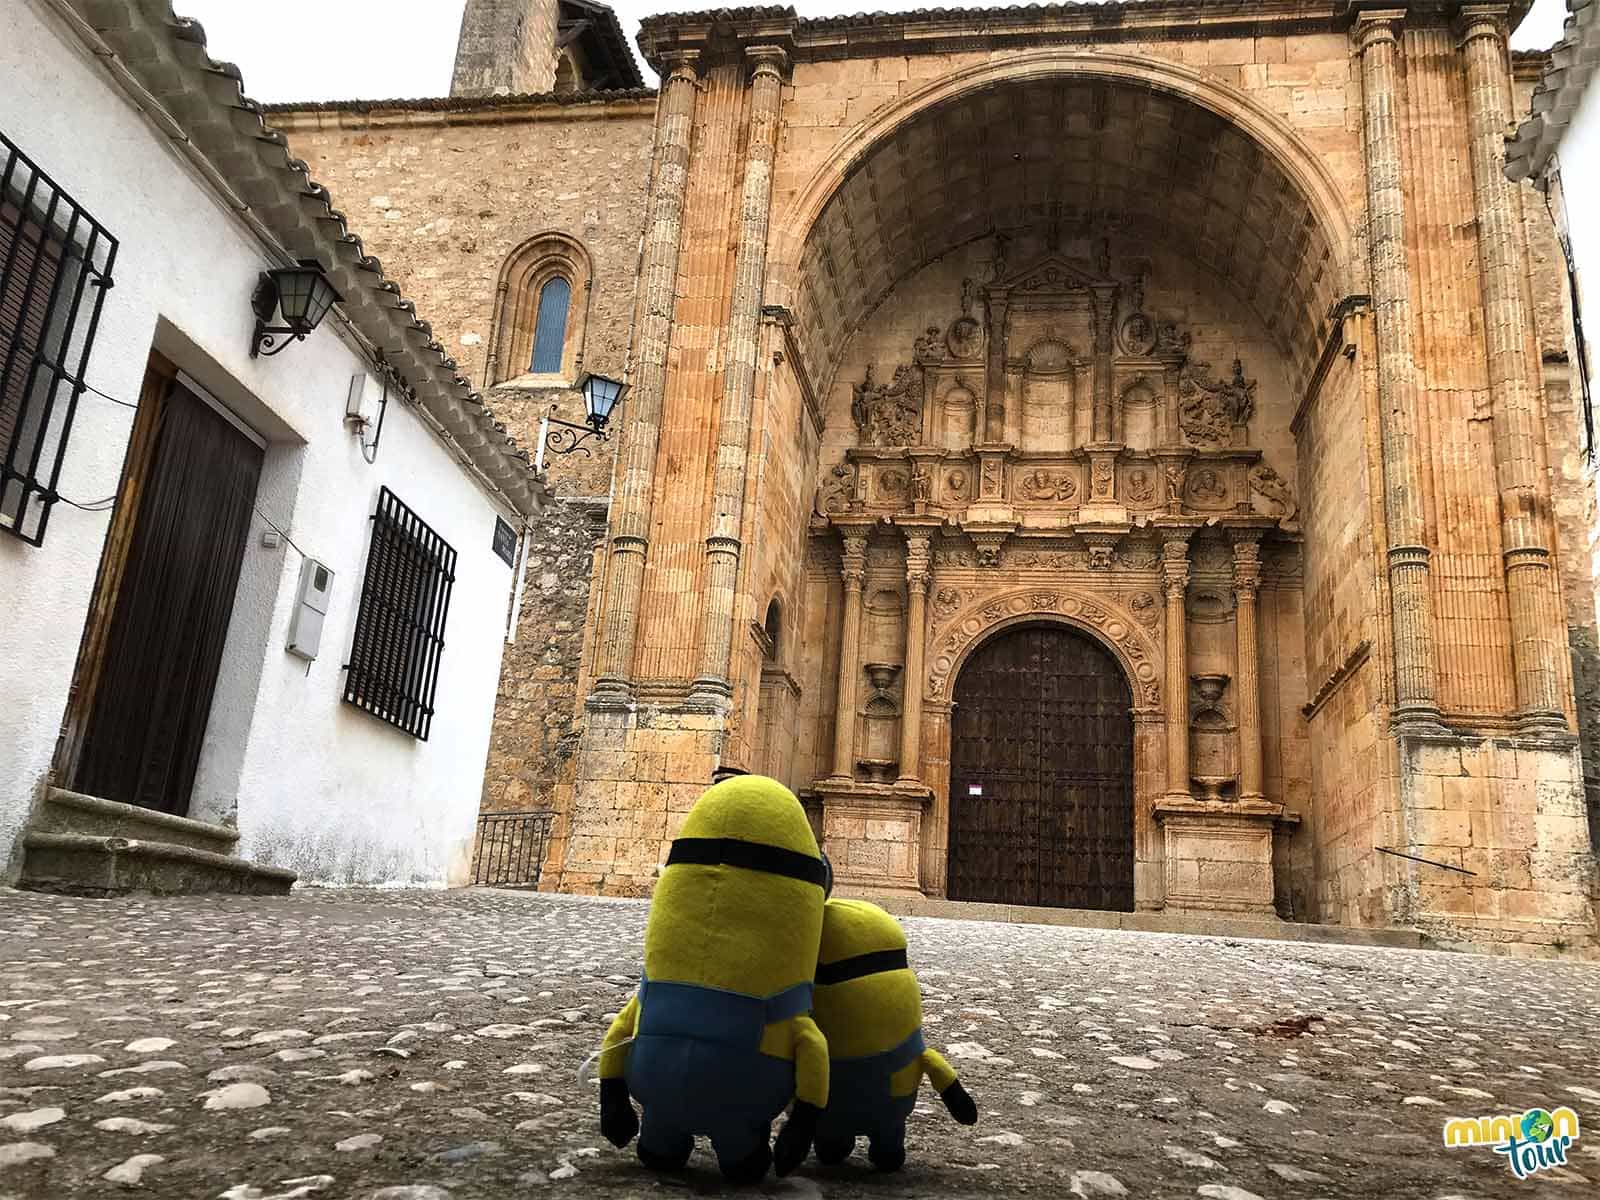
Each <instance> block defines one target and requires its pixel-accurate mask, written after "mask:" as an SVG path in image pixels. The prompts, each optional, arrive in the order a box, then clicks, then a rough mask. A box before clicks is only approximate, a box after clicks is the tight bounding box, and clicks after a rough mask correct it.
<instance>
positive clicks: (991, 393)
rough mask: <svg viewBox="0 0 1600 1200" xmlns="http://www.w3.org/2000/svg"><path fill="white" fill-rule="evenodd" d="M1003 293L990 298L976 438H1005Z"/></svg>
mask: <svg viewBox="0 0 1600 1200" xmlns="http://www.w3.org/2000/svg"><path fill="white" fill-rule="evenodd" d="M1008 303H1009V301H1008V300H1007V298H1006V297H1004V296H991V297H990V298H989V362H988V369H987V374H986V386H985V387H984V394H983V396H982V397H981V398H980V401H979V404H980V408H981V411H980V413H979V418H980V420H979V424H978V440H979V441H980V442H1003V441H1005V440H1006V309H1007V305H1008Z"/></svg>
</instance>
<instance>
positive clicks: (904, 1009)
mask: <svg viewBox="0 0 1600 1200" xmlns="http://www.w3.org/2000/svg"><path fill="white" fill-rule="evenodd" d="M813 1011H814V1013H815V1016H816V1020H817V1025H818V1027H819V1028H820V1029H821V1030H822V1033H823V1036H824V1037H825V1038H826V1039H827V1043H828V1052H829V1058H830V1078H831V1084H830V1099H829V1104H828V1107H827V1108H826V1109H825V1110H824V1112H823V1114H822V1118H821V1121H820V1123H819V1125H818V1128H817V1140H816V1148H817V1155H818V1157H819V1158H820V1159H822V1160H823V1161H824V1162H830V1161H839V1160H842V1159H843V1158H845V1157H847V1156H848V1155H849V1153H850V1149H851V1147H852V1146H853V1144H854V1141H855V1138H856V1136H857V1135H860V1134H865V1135H867V1136H868V1137H869V1138H870V1139H871V1151H870V1153H871V1157H872V1160H873V1162H874V1163H875V1164H876V1165H878V1166H879V1167H882V1168H885V1169H891V1170H892V1169H894V1168H896V1167H898V1166H899V1165H900V1163H901V1162H902V1161H903V1160H904V1157H905V1151H904V1141H905V1120H906V1117H907V1116H909V1115H910V1112H911V1108H912V1106H913V1105H914V1103H915V1097H916V1092H917V1088H918V1085H919V1084H920V1083H921V1082H922V1078H923V1076H924V1075H926V1076H927V1077H928V1079H929V1080H930V1081H931V1082H932V1083H933V1086H934V1088H935V1089H936V1090H937V1091H939V1092H941V1093H943V1092H944V1091H945V1090H946V1089H947V1088H949V1087H950V1086H951V1085H952V1084H954V1083H955V1082H956V1073H955V1071H953V1070H952V1069H951V1067H950V1064H949V1063H948V1062H946V1061H945V1059H944V1056H943V1055H941V1054H940V1053H939V1052H938V1051H937V1050H932V1049H929V1048H928V1047H927V1046H925V1045H924V1044H923V1040H922V996H921V991H920V989H919V987H918V985H917V978H916V976H915V975H914V974H913V973H912V971H911V968H910V966H909V964H908V962H907V959H906V937H905V933H904V931H903V930H902V929H901V928H900V924H899V922H897V921H896V920H895V919H894V918H893V917H891V916H890V915H889V914H888V913H886V912H884V910H883V909H881V908H879V907H878V906H877V905H875V904H870V903H868V902H867V901H865V900H842V899H840V900H829V901H828V902H827V904H826V906H825V908H824V910H823V922H822V948H821V954H820V957H819V960H818V964H817V978H816V994H815V1008H814V1010H813Z"/></svg>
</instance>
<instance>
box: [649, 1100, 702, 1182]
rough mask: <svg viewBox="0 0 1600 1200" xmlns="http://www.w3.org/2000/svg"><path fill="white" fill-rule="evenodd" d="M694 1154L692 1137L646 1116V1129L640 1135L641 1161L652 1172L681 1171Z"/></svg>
mask: <svg viewBox="0 0 1600 1200" xmlns="http://www.w3.org/2000/svg"><path fill="white" fill-rule="evenodd" d="M693 1153H694V1138H693V1136H692V1135H690V1134H687V1133H684V1132H682V1131H681V1130H678V1129H673V1128H671V1127H668V1126H663V1125H662V1124H660V1123H659V1122H653V1121H651V1120H650V1114H649V1113H648V1112H646V1113H645V1115H644V1128H643V1129H642V1130H641V1131H640V1133H639V1161H640V1162H642V1163H643V1164H644V1165H645V1166H647V1167H649V1168H650V1169H651V1170H652V1171H681V1170H683V1168H684V1166H685V1165H686V1164H687V1163H688V1161H689V1155H691V1154H693Z"/></svg>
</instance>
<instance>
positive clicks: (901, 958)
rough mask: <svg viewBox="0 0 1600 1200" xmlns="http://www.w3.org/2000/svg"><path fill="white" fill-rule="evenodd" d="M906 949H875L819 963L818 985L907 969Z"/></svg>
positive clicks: (824, 985) (823, 985)
mask: <svg viewBox="0 0 1600 1200" xmlns="http://www.w3.org/2000/svg"><path fill="white" fill-rule="evenodd" d="M909 969H910V967H909V965H908V964H907V962H906V952H905V951H904V950H874V951H872V952H871V953H870V954H858V955H856V956H855V957H854V958H841V959H840V960H839V961H838V962H831V963H818V964H817V986H818V987H826V986H828V985H829V984H834V983H843V982H844V981H845V980H847V979H860V978H861V977H862V976H863V975H881V974H882V973H883V972H885V971H906V970H909Z"/></svg>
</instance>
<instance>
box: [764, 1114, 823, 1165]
mask: <svg viewBox="0 0 1600 1200" xmlns="http://www.w3.org/2000/svg"><path fill="white" fill-rule="evenodd" d="M821 1116H822V1110H821V1109H820V1108H818V1107H817V1106H816V1105H815V1104H807V1103H806V1102H805V1101H804V1100H796V1101H795V1102H794V1108H793V1109H792V1110H791V1111H790V1113H789V1119H788V1120H787V1121H785V1122H784V1123H783V1128H782V1129H781V1130H779V1131H778V1144H777V1145H776V1146H775V1147H774V1148H773V1151H772V1165H773V1167H774V1168H775V1169H776V1170H777V1172H778V1174H779V1175H787V1174H788V1173H789V1172H790V1171H792V1170H794V1169H795V1168H796V1167H798V1166H799V1165H800V1164H801V1163H803V1162H805V1160H806V1155H808V1154H810V1153H811V1143H812V1141H813V1140H814V1139H815V1138H816V1136H817V1121H818V1119H819V1118H820V1117H821Z"/></svg>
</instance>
